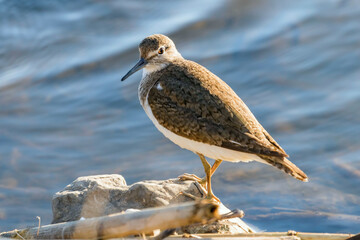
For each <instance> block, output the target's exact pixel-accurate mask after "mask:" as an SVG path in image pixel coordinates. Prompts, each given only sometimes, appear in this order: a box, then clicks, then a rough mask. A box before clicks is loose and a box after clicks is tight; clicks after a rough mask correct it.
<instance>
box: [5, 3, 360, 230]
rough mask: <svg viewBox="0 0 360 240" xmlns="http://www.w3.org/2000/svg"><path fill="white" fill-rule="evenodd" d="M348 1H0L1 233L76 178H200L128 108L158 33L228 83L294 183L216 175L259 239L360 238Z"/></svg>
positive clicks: (356, 95)
mask: <svg viewBox="0 0 360 240" xmlns="http://www.w3.org/2000/svg"><path fill="white" fill-rule="evenodd" d="M358 3H359V2H358V1H351V0H347V1H346V0H344V1H340V0H332V1H325V0H324V1H280V0H278V1H277V0H270V1H269V0H259V1H251V0H242V1H237V0H228V1H215V0H213V1H207V0H202V1H190V0H187V1H145V0H136V1H118V0H107V1H95V0H88V1H85V0H77V1H60V0H52V1H48V0H37V1H28V0H17V1H13V0H1V1H0V231H6V230H11V229H14V228H17V229H20V228H22V227H27V226H37V219H36V216H41V218H42V224H47V223H50V222H51V218H52V213H51V198H52V195H53V194H54V193H55V192H57V191H59V190H61V189H62V188H64V187H65V186H66V185H67V184H69V183H70V182H71V181H73V180H74V179H76V178H77V177H79V176H85V175H93V174H104V173H118V174H122V175H123V176H124V177H125V178H126V180H127V182H128V184H131V183H134V182H136V181H140V180H145V179H167V178H173V177H176V176H178V175H180V174H182V173H184V172H189V173H196V174H197V175H203V169H202V165H201V162H200V160H199V159H198V157H197V156H196V155H195V154H193V153H191V152H189V151H187V150H184V149H180V148H179V147H178V146H176V145H174V144H173V143H171V142H170V141H169V140H167V139H166V138H165V137H163V136H162V135H161V133H159V132H158V131H157V130H156V128H155V127H154V126H153V124H152V123H151V121H150V120H149V119H148V118H147V116H146V114H145V113H144V111H143V110H142V108H141V106H140V104H139V102H138V97H137V86H138V83H139V80H140V78H141V73H137V74H135V75H133V76H132V77H131V78H129V79H128V80H126V81H125V82H120V78H121V77H122V76H123V75H124V74H125V73H126V72H127V71H128V70H129V69H130V68H131V67H132V66H133V65H134V64H135V63H136V61H137V59H138V50H137V45H138V43H139V42H140V41H141V40H142V39H143V38H144V37H146V36H148V35H150V34H154V33H163V34H166V35H169V36H170V37H171V38H172V39H173V40H174V42H175V43H176V45H177V48H178V50H179V51H180V52H181V53H182V55H183V56H184V57H185V58H188V59H191V60H194V61H197V62H199V63H200V64H202V65H204V66H206V67H207V68H208V69H210V70H211V71H212V72H214V73H215V74H217V75H218V76H220V77H221V78H222V79H223V80H225V81H226V82H227V83H228V84H229V85H230V86H231V87H232V88H233V89H234V90H235V91H236V92H237V93H238V95H239V96H240V97H241V98H242V99H243V100H244V101H245V103H246V104H247V105H248V106H249V107H250V109H251V110H252V111H253V113H254V114H255V116H256V117H257V118H258V120H259V121H260V122H261V123H262V125H263V126H264V127H265V128H266V129H267V130H268V132H269V133H270V134H271V135H272V136H273V137H274V138H275V139H276V140H277V141H278V142H279V143H280V144H281V145H282V147H283V148H284V149H285V150H286V151H287V153H288V154H289V155H290V156H291V158H290V159H291V160H292V161H293V162H294V163H296V164H297V165H298V166H299V167H300V168H301V169H303V170H304V171H305V172H306V173H307V174H308V176H309V178H310V182H309V183H302V182H300V181H297V180H294V179H293V178H291V177H289V176H287V175H285V174H283V173H281V172H280V171H278V170H276V169H274V168H271V167H269V166H266V165H263V164H260V163H249V164H245V163H238V164H234V163H223V164H222V165H221V166H220V168H219V170H218V171H217V172H216V174H215V175H214V177H213V190H214V192H215V194H216V195H217V196H218V197H219V198H221V199H222V201H223V202H224V204H225V205H227V206H228V207H230V208H241V209H243V210H244V211H245V213H246V217H245V218H244V220H245V221H246V222H248V223H249V224H252V225H254V226H255V227H256V228H257V229H260V230H265V231H287V230H289V229H293V230H296V231H308V232H350V233H356V232H359V231H360V227H359V226H360V187H359V186H360V111H359V110H360V5H359V4H358Z"/></svg>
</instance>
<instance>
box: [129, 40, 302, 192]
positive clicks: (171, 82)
mask: <svg viewBox="0 0 360 240" xmlns="http://www.w3.org/2000/svg"><path fill="white" fill-rule="evenodd" d="M139 49H140V57H141V59H140V61H139V63H138V64H137V65H136V66H135V67H134V68H133V69H132V70H130V71H129V73H128V74H127V75H126V76H125V77H124V78H123V80H124V79H125V78H127V77H128V76H129V75H131V74H132V73H133V72H135V71H137V70H139V69H141V68H143V67H145V70H144V71H145V72H144V74H143V79H142V81H141V83H140V86H139V98H140V102H141V104H142V106H143V107H144V109H145V111H146V112H147V114H148V115H149V117H150V118H151V119H152V121H153V122H154V124H155V125H156V126H157V128H158V129H159V130H160V131H161V132H162V133H163V134H164V135H165V136H166V137H168V138H169V139H170V140H172V141H174V142H175V143H177V144H178V145H180V146H181V147H184V148H187V149H189V150H191V151H194V152H196V153H198V154H199V156H200V158H201V156H203V155H205V156H209V157H212V156H217V154H216V153H212V154H210V153H209V154H207V152H206V151H204V150H203V148H201V149H200V147H199V150H197V149H196V148H195V147H187V146H190V145H189V144H187V145H186V144H183V142H184V141H185V140H186V139H189V140H192V141H195V142H191V143H196V144H198V143H199V146H201V147H203V146H209V149H210V148H212V149H215V148H214V146H216V147H218V148H216V150H218V149H220V150H221V149H223V151H224V154H225V153H226V154H227V155H228V156H229V158H228V159H225V160H228V161H237V160H236V159H232V158H234V157H233V155H234V154H235V153H236V152H239V153H240V152H241V153H246V154H245V155H244V156H246V157H245V158H244V161H248V160H256V161H260V162H263V163H267V164H270V165H272V166H275V167H277V168H278V169H280V170H282V171H284V172H286V173H287V174H289V175H291V176H293V177H295V178H297V179H299V180H302V181H307V176H306V174H305V173H303V172H302V171H301V170H300V169H299V168H298V167H296V166H295V165H294V164H293V163H291V162H290V161H289V160H288V159H286V157H288V155H287V154H286V152H285V151H284V150H283V149H282V148H281V147H280V145H279V144H278V143H277V142H276V141H275V140H274V139H273V138H272V137H271V136H270V135H269V133H268V132H267V131H266V130H265V129H264V128H263V127H262V126H261V124H260V123H259V122H258V121H257V120H256V118H255V117H254V115H253V114H252V113H251V112H250V110H249V108H248V107H247V106H246V105H245V104H244V102H243V101H242V100H241V99H240V98H239V97H238V96H237V95H236V93H235V92H234V91H233V90H232V89H231V88H230V87H229V86H228V85H227V84H226V83H225V82H224V81H222V80H221V79H220V78H219V77H217V76H216V75H214V74H213V73H211V72H210V71H209V70H207V69H206V68H205V67H203V66H201V65H199V64H197V63H195V62H192V61H189V60H186V59H184V58H182V56H181V55H180V54H179V53H178V51H177V50H176V47H175V44H174V43H173V42H172V41H171V40H170V39H169V38H167V37H166V36H164V35H160V34H157V35H152V36H150V37H148V38H145V39H144V40H143V41H142V42H141V44H140V45H139ZM138 65H139V66H138ZM168 131H170V132H171V133H170V132H168ZM172 134H176V135H172ZM179 136H180V137H179ZM179 139H180V140H179ZM180 143H181V144H180ZM211 146H212V147H211ZM226 149H228V151H227V150H226ZM212 151H214V150H212ZM228 153H231V154H232V155H231V156H230V155H229V154H228ZM226 154H225V155H226ZM234 156H235V155H234ZM251 156H253V159H247V158H251ZM216 160H224V159H216ZM202 161H203V159H202ZM240 161H241V159H240ZM203 164H204V162H203ZM204 167H205V165H204ZM207 174H209V173H207ZM208 185H210V184H208ZM208 190H209V192H211V188H210V189H208Z"/></svg>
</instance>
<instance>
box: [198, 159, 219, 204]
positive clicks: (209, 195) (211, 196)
mask: <svg viewBox="0 0 360 240" xmlns="http://www.w3.org/2000/svg"><path fill="white" fill-rule="evenodd" d="M198 155H199V157H200V160H201V162H202V164H203V166H204V170H205V174H206V183H207V184H206V185H207V196H206V198H208V199H215V200H216V201H218V202H220V200H219V199H218V198H217V197H215V196H214V194H213V192H212V189H211V175H212V174H213V173H214V172H215V170H216V168H217V167H218V166H219V165H220V163H221V160H219V161H215V163H214V165H215V164H216V165H215V167H214V171H213V172H212V171H211V170H212V167H210V164H209V163H208V161H206V159H205V157H204V155H202V154H199V153H198ZM214 165H213V166H214Z"/></svg>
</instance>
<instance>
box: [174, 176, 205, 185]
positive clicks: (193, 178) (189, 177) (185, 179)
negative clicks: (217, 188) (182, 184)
mask: <svg viewBox="0 0 360 240" xmlns="http://www.w3.org/2000/svg"><path fill="white" fill-rule="evenodd" d="M178 178H179V180H181V181H188V180H190V181H194V182H197V183H199V184H200V185H201V186H203V187H206V178H199V177H198V176H196V175H195V174H190V173H184V174H182V175H180V176H178Z"/></svg>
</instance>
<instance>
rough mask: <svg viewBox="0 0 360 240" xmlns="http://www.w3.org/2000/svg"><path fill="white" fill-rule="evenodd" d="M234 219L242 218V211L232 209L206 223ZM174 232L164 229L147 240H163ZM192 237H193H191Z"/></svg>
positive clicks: (173, 229) (173, 230)
mask: <svg viewBox="0 0 360 240" xmlns="http://www.w3.org/2000/svg"><path fill="white" fill-rule="evenodd" d="M236 217H238V218H243V217H244V212H243V211H242V210H239V209H234V210H232V211H230V212H228V213H225V214H222V215H220V216H219V217H218V218H212V219H209V220H208V221H207V222H206V223H212V222H215V221H217V220H225V219H230V218H236ZM200 224H203V223H195V224H192V225H191V226H195V225H200ZM175 231H176V228H170V229H166V230H164V231H162V232H161V233H160V234H158V235H156V236H154V237H151V238H149V240H161V239H164V238H166V237H168V236H170V235H172V234H174V232H175ZM192 237H194V235H192ZM195 238H196V237H195Z"/></svg>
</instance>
